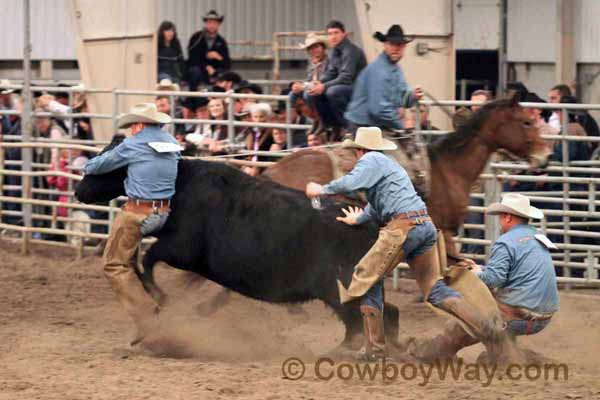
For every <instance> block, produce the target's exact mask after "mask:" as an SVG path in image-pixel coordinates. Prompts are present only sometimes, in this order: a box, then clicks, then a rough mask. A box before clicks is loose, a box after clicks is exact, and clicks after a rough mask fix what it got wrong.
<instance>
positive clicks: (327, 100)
mask: <svg viewBox="0 0 600 400" xmlns="http://www.w3.org/2000/svg"><path fill="white" fill-rule="evenodd" d="M327 37H328V39H329V44H330V45H331V46H332V47H333V51H332V55H331V57H330V58H329V63H328V65H327V69H326V70H325V74H324V75H323V77H322V78H321V79H320V80H319V81H317V82H314V83H313V84H312V85H311V86H312V87H310V88H309V90H308V95H309V101H310V103H311V105H313V106H314V107H315V108H316V110H317V112H318V114H319V117H320V119H321V121H322V123H323V125H324V127H325V128H328V129H331V134H330V140H339V139H341V136H342V129H344V128H346V122H345V120H344V112H345V111H346V106H347V105H348V102H349V101H350V98H351V97H352V84H353V82H354V81H355V79H356V77H357V76H358V74H359V73H360V71H361V70H362V69H363V68H364V67H365V66H366V65H367V59H366V57H365V53H364V52H363V51H362V49H360V48H359V47H358V46H356V45H355V44H354V43H352V42H351V41H350V39H348V37H347V33H346V28H345V27H344V24H342V23H341V22H339V21H331V22H330V23H329V24H327Z"/></svg>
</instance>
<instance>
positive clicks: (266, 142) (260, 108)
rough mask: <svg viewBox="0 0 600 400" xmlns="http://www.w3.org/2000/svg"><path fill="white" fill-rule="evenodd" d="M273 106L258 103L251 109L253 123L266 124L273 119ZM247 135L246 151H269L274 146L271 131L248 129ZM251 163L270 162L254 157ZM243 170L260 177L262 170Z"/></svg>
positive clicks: (245, 168) (250, 168)
mask: <svg viewBox="0 0 600 400" xmlns="http://www.w3.org/2000/svg"><path fill="white" fill-rule="evenodd" d="M271 114H272V111H271V106H269V105H268V104H267V103H256V104H253V105H252V106H251V107H250V118H251V121H252V122H257V123H264V122H267V121H268V120H269V118H270V117H271ZM245 133H246V135H245V136H246V150H250V151H269V150H270V149H271V145H272V144H273V136H272V132H271V129H269V128H260V127H248V128H246V130H245ZM248 159H249V160H251V161H268V159H266V158H265V157H262V156H258V155H252V156H250V157H249V158H248ZM242 170H243V171H244V172H245V173H247V174H248V175H251V176H258V175H259V173H260V172H261V168H258V167H244V168H242Z"/></svg>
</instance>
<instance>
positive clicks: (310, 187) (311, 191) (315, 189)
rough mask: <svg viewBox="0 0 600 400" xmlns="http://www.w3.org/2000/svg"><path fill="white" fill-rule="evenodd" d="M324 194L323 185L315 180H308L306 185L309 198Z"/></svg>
mask: <svg viewBox="0 0 600 400" xmlns="http://www.w3.org/2000/svg"><path fill="white" fill-rule="evenodd" d="M322 194H323V186H321V185H319V184H318V183H315V182H308V184H307V185H306V195H307V196H308V197H309V198H311V199H312V198H313V197H317V196H320V195H322Z"/></svg>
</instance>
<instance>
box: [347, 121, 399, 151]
mask: <svg viewBox="0 0 600 400" xmlns="http://www.w3.org/2000/svg"><path fill="white" fill-rule="evenodd" d="M342 147H346V148H348V147H354V148H359V149H366V150H396V149H397V148H398V146H396V144H395V143H394V142H392V141H391V140H387V139H384V138H383V134H382V133H381V129H379V128H377V127H376V126H371V127H362V128H358V130H357V131H356V140H351V139H346V140H344V143H342Z"/></svg>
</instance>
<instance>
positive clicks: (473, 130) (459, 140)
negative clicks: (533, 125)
mask: <svg viewBox="0 0 600 400" xmlns="http://www.w3.org/2000/svg"><path fill="white" fill-rule="evenodd" d="M514 106H515V102H514V100H513V99H500V100H495V101H492V102H490V103H487V104H485V105H484V106H483V107H481V108H480V109H479V110H477V112H475V113H474V114H473V115H472V116H471V117H470V118H468V119H467V120H466V121H465V122H464V123H463V124H461V125H460V126H458V128H457V130H456V132H453V133H449V134H448V135H446V136H445V137H443V138H441V139H439V140H436V141H434V142H433V143H431V144H429V146H428V149H427V150H428V153H429V159H430V160H431V161H434V160H436V159H437V158H438V157H439V155H440V153H442V152H447V153H450V154H455V155H456V154H461V153H462V152H463V151H464V148H465V146H466V145H467V144H468V143H469V142H470V140H471V139H472V138H473V137H474V136H476V135H477V132H479V131H480V130H481V127H482V126H483V124H484V123H485V121H486V120H487V119H488V118H489V116H490V114H491V113H492V112H494V111H496V110H498V109H499V108H509V107H514Z"/></svg>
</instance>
